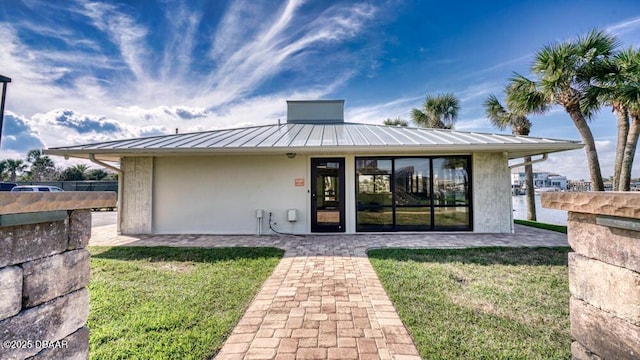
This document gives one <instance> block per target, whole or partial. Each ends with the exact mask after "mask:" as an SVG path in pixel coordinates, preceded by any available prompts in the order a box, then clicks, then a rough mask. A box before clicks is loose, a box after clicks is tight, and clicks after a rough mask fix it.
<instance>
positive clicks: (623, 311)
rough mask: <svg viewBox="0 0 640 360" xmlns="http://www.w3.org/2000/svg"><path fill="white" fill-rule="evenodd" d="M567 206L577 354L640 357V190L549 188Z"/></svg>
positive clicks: (553, 200)
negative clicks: (628, 191)
mask: <svg viewBox="0 0 640 360" xmlns="http://www.w3.org/2000/svg"><path fill="white" fill-rule="evenodd" d="M542 205H543V206H544V207H548V208H553V209H559V210H567V211H569V215H568V240H569V245H570V246H571V248H572V249H573V250H574V252H572V253H570V254H569V288H570V292H571V300H570V317H571V336H572V337H573V339H574V342H573V343H572V345H571V351H572V356H573V358H574V359H639V358H640V194H632V193H597V192H592V193H549V194H543V195H542Z"/></svg>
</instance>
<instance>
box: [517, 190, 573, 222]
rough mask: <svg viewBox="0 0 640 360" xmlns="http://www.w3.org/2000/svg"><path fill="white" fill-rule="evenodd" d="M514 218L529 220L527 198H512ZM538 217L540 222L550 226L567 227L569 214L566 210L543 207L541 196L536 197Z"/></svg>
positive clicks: (521, 196)
mask: <svg viewBox="0 0 640 360" xmlns="http://www.w3.org/2000/svg"><path fill="white" fill-rule="evenodd" d="M511 199H512V202H513V218H514V219H522V220H526V219H527V201H526V199H525V196H523V195H520V196H512V197H511ZM536 217H537V219H538V221H540V222H543V223H548V224H556V225H567V212H566V211H564V210H553V209H546V208H543V207H542V204H541V203H540V195H536Z"/></svg>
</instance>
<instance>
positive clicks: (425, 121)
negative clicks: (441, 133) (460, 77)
mask: <svg viewBox="0 0 640 360" xmlns="http://www.w3.org/2000/svg"><path fill="white" fill-rule="evenodd" d="M459 111H460V101H459V100H458V98H457V97H456V96H455V95H454V94H452V93H447V94H440V95H436V96H432V95H427V98H426V99H425V101H424V104H423V105H422V109H417V108H413V110H411V119H412V120H413V122H414V123H415V124H416V125H417V126H421V127H427V128H436V129H453V126H454V125H455V123H456V120H458V112H459Z"/></svg>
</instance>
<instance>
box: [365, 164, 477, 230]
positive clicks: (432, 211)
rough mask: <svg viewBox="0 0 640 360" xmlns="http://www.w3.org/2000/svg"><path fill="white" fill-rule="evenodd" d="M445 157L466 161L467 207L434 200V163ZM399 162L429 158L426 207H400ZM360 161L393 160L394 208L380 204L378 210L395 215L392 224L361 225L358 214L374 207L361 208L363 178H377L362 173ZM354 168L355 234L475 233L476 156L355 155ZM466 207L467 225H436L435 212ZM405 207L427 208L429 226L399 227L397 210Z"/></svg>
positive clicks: (392, 198)
mask: <svg viewBox="0 0 640 360" xmlns="http://www.w3.org/2000/svg"><path fill="white" fill-rule="evenodd" d="M442 158H458V159H464V160H465V161H466V163H465V170H466V175H467V184H466V195H467V196H466V200H467V203H466V204H436V201H435V192H434V190H435V184H434V160H435V159H442ZM399 159H427V160H428V165H429V177H428V181H429V184H428V189H429V199H430V200H429V204H427V205H398V204H397V203H396V195H397V194H396V193H397V191H396V190H397V189H396V160H399ZM361 160H390V161H391V170H390V173H389V177H390V183H389V189H390V191H391V205H380V206H378V207H375V208H380V209H382V211H388V209H390V210H391V213H392V217H391V218H392V223H391V224H389V225H386V224H385V225H370V224H369V225H361V224H359V222H358V219H359V215H358V214H359V212H360V211H362V210H366V209H372V208H374V207H373V206H371V205H361V204H360V203H359V199H358V196H359V194H360V179H359V178H360V175H367V176H370V175H374V174H369V173H362V174H360V172H359V167H358V162H359V161H361ZM354 163H355V167H354V178H355V184H354V186H355V218H356V224H355V227H356V232H384V231H390V232H399V231H425V232H426V231H473V209H474V207H473V170H472V168H473V156H472V155H423V156H420V155H412V156H393V155H385V156H356V157H355V161H354ZM459 207H463V208H466V209H467V214H468V216H467V217H468V225H451V226H442V225H437V224H436V209H443V208H459ZM402 208H416V209H417V208H427V209H429V211H430V215H429V217H430V221H429V223H428V224H426V223H425V224H424V225H415V226H413V225H399V224H398V221H397V209H402Z"/></svg>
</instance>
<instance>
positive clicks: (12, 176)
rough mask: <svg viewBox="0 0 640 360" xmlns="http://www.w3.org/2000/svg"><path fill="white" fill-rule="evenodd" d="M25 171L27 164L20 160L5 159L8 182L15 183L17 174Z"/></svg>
mask: <svg viewBox="0 0 640 360" xmlns="http://www.w3.org/2000/svg"><path fill="white" fill-rule="evenodd" d="M26 169H27V164H25V163H24V161H22V160H21V159H7V171H9V181H11V182H15V181H16V178H17V177H18V173H20V172H23V171H25V170H26Z"/></svg>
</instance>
